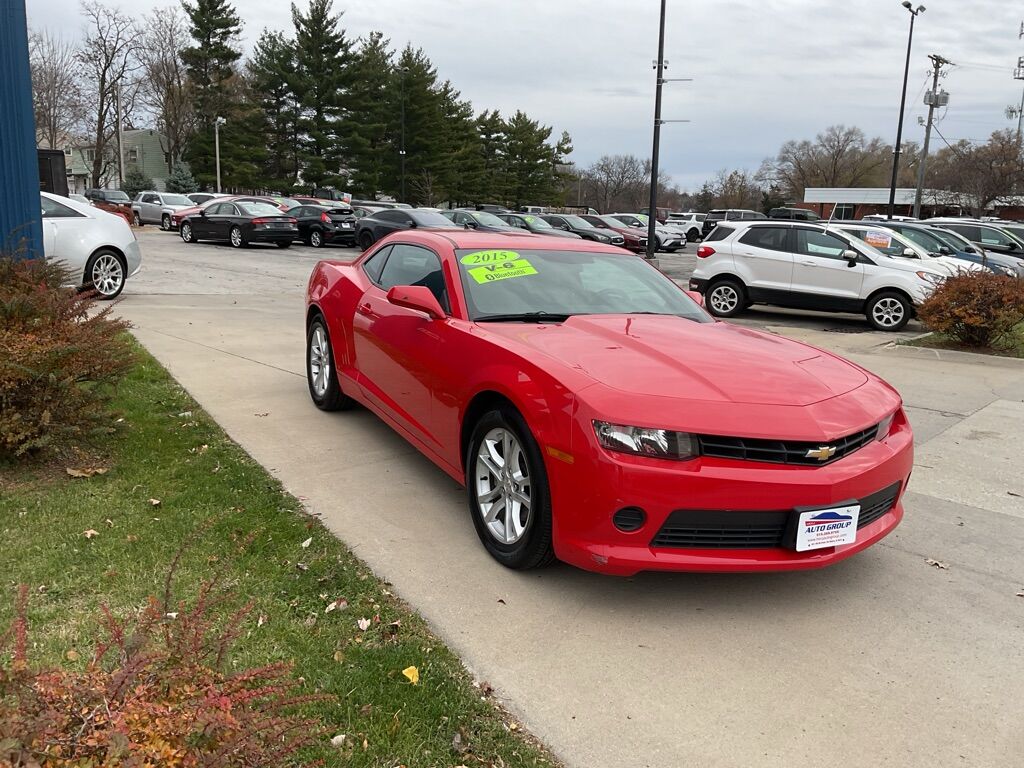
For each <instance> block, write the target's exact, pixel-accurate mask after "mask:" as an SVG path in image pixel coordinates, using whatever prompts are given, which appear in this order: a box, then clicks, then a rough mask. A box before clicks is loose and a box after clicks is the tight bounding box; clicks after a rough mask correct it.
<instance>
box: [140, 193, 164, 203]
mask: <svg viewBox="0 0 1024 768" xmlns="http://www.w3.org/2000/svg"><path fill="white" fill-rule="evenodd" d="M142 202H144V203H159V202H160V198H159V197H157V196H156V195H146V196H145V197H144V198H142Z"/></svg>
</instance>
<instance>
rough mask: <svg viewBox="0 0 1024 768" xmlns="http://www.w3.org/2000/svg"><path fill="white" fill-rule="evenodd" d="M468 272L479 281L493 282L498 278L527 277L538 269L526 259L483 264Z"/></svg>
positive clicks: (534, 273)
mask: <svg viewBox="0 0 1024 768" xmlns="http://www.w3.org/2000/svg"><path fill="white" fill-rule="evenodd" d="M468 272H469V275H470V277H472V278H473V279H474V280H476V281H477V282H478V283H493V282H496V281H498V280H508V279H509V278H510V277H526V276H527V275H536V274H537V270H536V269H534V268H533V265H532V264H531V263H530V262H529V261H527V260H526V259H514V260H512V261H501V262H492V263H487V264H482V265H481V266H479V267H472V268H471V269H469V270H468Z"/></svg>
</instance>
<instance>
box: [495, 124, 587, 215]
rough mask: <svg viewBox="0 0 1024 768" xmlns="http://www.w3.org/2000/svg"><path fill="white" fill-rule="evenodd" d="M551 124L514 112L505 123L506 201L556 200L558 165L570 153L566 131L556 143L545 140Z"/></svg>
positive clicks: (558, 190) (548, 136)
mask: <svg viewBox="0 0 1024 768" xmlns="http://www.w3.org/2000/svg"><path fill="white" fill-rule="evenodd" d="M550 137H551V127H550V126H546V125H541V124H540V123H538V122H537V121H536V120H531V119H530V118H529V117H527V115H526V114H525V113H524V112H522V111H517V112H516V113H515V115H513V116H512V117H511V118H510V119H509V120H508V123H507V140H506V144H505V178H506V182H507V184H508V188H507V197H508V200H509V201H510V202H511V203H513V204H514V205H515V206H516V207H519V206H521V205H527V204H537V203H541V202H546V201H549V200H553V199H556V198H557V197H558V195H559V194H560V191H561V188H562V181H561V177H560V174H559V166H560V165H561V164H562V163H564V161H565V155H567V154H569V153H570V152H572V143H571V140H570V138H569V134H568V133H564V132H563V133H562V136H561V138H560V140H559V141H558V143H557V144H556V145H555V146H551V145H550V144H548V143H547V141H548V139H549V138H550Z"/></svg>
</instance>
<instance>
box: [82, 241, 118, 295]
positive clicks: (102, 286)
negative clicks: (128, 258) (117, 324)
mask: <svg viewBox="0 0 1024 768" xmlns="http://www.w3.org/2000/svg"><path fill="white" fill-rule="evenodd" d="M127 271H128V270H127V269H126V268H125V263H124V259H122V258H121V257H120V256H119V255H118V254H116V253H114V252H113V251H109V250H99V251H96V253H94V254H93V255H92V256H90V257H89V263H88V264H86V265H85V284H86V286H87V287H89V288H92V289H93V290H94V291H96V293H98V294H99V296H100V298H101V299H114V298H117V296H118V294H120V293H121V290H122V289H123V288H124V280H125V276H126V273H127Z"/></svg>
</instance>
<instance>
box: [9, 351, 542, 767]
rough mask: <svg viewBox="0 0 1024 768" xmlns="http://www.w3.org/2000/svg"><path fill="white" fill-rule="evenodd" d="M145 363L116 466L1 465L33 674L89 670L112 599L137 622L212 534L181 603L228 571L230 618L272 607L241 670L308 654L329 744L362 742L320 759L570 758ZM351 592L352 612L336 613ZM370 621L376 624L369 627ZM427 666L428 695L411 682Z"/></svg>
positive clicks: (519, 762)
mask: <svg viewBox="0 0 1024 768" xmlns="http://www.w3.org/2000/svg"><path fill="white" fill-rule="evenodd" d="M139 360H140V362H139V364H138V366H137V367H136V368H135V369H134V371H133V372H132V374H131V375H130V377H129V378H128V379H127V380H126V381H125V382H124V383H123V384H122V385H121V387H120V389H119V392H118V395H117V398H116V402H115V404H114V406H115V408H116V409H117V410H118V412H119V416H120V417H122V418H123V421H119V422H116V423H115V425H114V426H115V427H116V432H115V434H113V435H111V437H110V439H109V442H108V443H107V444H105V445H99V446H96V447H95V450H96V451H97V454H96V455H95V456H93V457H92V458H91V459H88V460H85V459H83V460H81V461H87V462H88V463H89V464H91V465H92V466H102V467H104V468H107V470H108V471H107V472H106V474H102V475H95V476H92V477H89V478H79V479H74V478H72V477H69V476H68V475H67V473H66V472H65V467H68V466H70V467H74V468H81V467H82V466H83V464H82V463H73V462H64V463H61V464H60V465H59V466H53V465H51V466H49V467H48V468H43V469H40V468H38V467H37V468H29V467H17V466H15V467H12V466H2V465H0V573H2V574H3V594H0V629H2V628H3V627H6V626H7V625H8V623H9V622H10V620H11V618H12V614H13V601H14V596H15V587H16V585H18V584H19V583H25V584H28V585H29V586H30V588H31V593H30V594H31V597H30V602H29V611H28V617H29V622H30V636H29V640H30V646H29V656H30V661H31V663H32V665H33V666H36V667H38V666H44V665H50V666H52V665H59V664H64V665H78V666H83V667H84V665H85V661H86V659H87V658H88V657H89V656H90V655H91V652H92V648H93V644H94V642H95V640H96V638H97V637H98V636H99V634H100V631H99V626H100V622H99V619H100V606H101V605H102V604H104V603H105V604H107V605H109V606H110V607H111V609H112V610H113V612H114V613H115V615H118V616H120V617H122V618H127V617H130V616H133V615H135V613H136V612H137V611H139V610H140V609H141V608H142V606H144V605H145V602H146V599H147V597H148V596H150V595H157V596H160V595H162V593H163V588H164V580H165V577H166V575H167V573H168V569H169V566H170V563H171V561H172V559H173V558H174V556H175V554H176V552H178V551H179V549H180V548H181V545H182V542H183V541H185V540H186V538H187V537H189V535H190V534H192V533H193V532H195V531H196V530H197V529H199V528H200V526H203V525H207V524H208V525H209V527H208V528H206V529H204V530H203V531H202V534H201V535H200V536H198V537H197V540H196V541H195V542H194V543H193V544H191V545H190V546H188V547H187V548H186V549H185V550H184V554H183V555H182V559H181V563H180V566H179V567H178V570H177V574H176V578H175V582H174V594H175V597H176V598H177V599H181V600H186V601H188V602H191V601H192V600H194V598H195V596H196V594H197V592H198V588H199V585H200V583H201V582H202V581H203V580H205V579H208V578H210V577H211V576H212V575H213V574H214V572H215V570H217V569H218V568H225V569H226V571H225V573H224V579H223V580H224V583H225V584H227V585H229V586H230V588H231V590H232V593H233V594H234V595H235V596H236V597H237V600H236V601H235V602H234V603H232V604H229V605H225V606H223V607H222V608H221V609H219V610H220V611H221V612H222V613H223V615H224V616H225V618H226V617H227V615H229V614H230V613H231V612H232V611H233V610H234V609H237V608H238V607H239V606H241V605H243V604H244V603H245V602H246V601H249V600H251V601H253V602H254V603H255V608H254V610H253V612H252V614H251V615H250V616H249V618H248V619H247V625H246V627H245V631H244V632H243V634H242V636H241V638H240V641H239V642H238V644H237V645H236V647H235V649H234V653H233V655H232V657H231V658H230V660H229V663H230V665H231V666H233V667H235V668H237V669H242V668H245V667H251V666H259V665H263V664H266V663H269V662H274V661H281V660H287V661H293V662H294V663H295V671H294V674H295V676H296V677H300V678H301V679H302V681H303V683H302V685H303V691H302V692H305V693H315V692H327V693H332V694H334V695H335V696H336V697H337V701H336V702H335V703H328V704H324V703H320V704H314V705H307V706H306V708H305V710H304V711H303V712H302V714H304V715H306V716H313V717H317V718H319V719H320V720H321V721H323V722H324V723H325V724H326V726H327V728H328V729H329V733H328V738H329V737H330V736H332V735H336V734H345V736H346V738H345V740H344V743H343V745H342V746H341V747H340V748H338V747H332V746H330V744H327V743H325V744H324V745H323V746H322V748H320V749H317V750H314V754H310V755H309V758H311V759H315V758H322V759H323V760H324V762H325V764H326V765H327V766H336V765H345V766H375V767H376V766H379V767H380V768H385V767H386V768H392V767H393V766H398V765H404V766H408V768H412V767H413V766H456V765H465V766H491V765H496V766H534V765H551V764H555V761H554V759H553V758H552V757H551V756H550V754H548V753H547V752H545V751H544V749H543V747H541V746H539V745H537V744H536V743H534V742H533V741H532V740H531V739H530V738H529V736H527V735H526V734H524V733H523V732H522V729H521V728H520V726H519V725H518V724H517V723H515V722H514V721H513V720H512V718H511V717H510V716H509V715H507V714H506V713H504V712H502V711H501V710H500V709H498V708H497V707H496V706H495V705H494V704H492V702H491V701H490V700H489V699H487V698H486V695H485V693H486V692H481V689H480V688H476V687H474V686H473V683H472V681H471V679H470V677H469V675H468V674H467V673H466V671H465V670H464V668H463V667H462V665H461V663H460V662H459V660H458V658H456V657H455V656H454V655H453V654H452V652H451V651H449V650H448V649H447V648H446V647H445V646H444V645H443V644H442V643H440V642H439V641H438V640H437V638H435V637H434V636H432V635H431V633H430V631H429V630H428V628H427V627H426V625H425V624H424V622H423V620H422V619H420V618H419V617H418V616H417V615H416V614H415V613H413V612H411V611H410V610H409V609H408V608H407V607H406V606H404V605H403V604H402V603H401V602H400V601H399V600H397V599H396V598H394V597H393V596H392V595H391V593H390V592H389V591H388V589H387V585H386V584H385V583H383V582H381V581H379V580H378V579H377V578H376V577H374V575H373V574H372V573H370V572H369V570H368V569H367V567H366V566H365V565H364V564H363V563H361V562H360V561H359V560H357V559H356V558H355V557H354V556H353V555H352V554H351V553H350V552H349V551H348V550H347V549H346V547H345V546H344V545H343V544H342V543H341V542H339V541H338V540H337V539H335V538H334V537H333V536H332V535H331V534H330V533H329V532H328V531H327V530H326V529H325V528H324V527H323V526H322V525H321V524H320V523H319V522H318V521H317V520H316V519H315V518H312V517H310V516H308V515H306V514H305V513H304V512H303V510H302V507H301V505H300V504H299V502H298V501H297V500H296V499H294V498H292V497H291V496H289V495H287V494H286V493H284V492H283V491H282V490H281V487H280V485H279V484H278V482H277V481H276V480H275V479H273V478H272V477H271V476H269V475H268V474H267V473H266V472H265V471H264V470H263V469H262V468H261V467H260V466H259V465H257V464H256V463H255V462H254V461H253V460H252V459H250V458H249V456H248V455H246V454H245V453H244V452H243V451H242V450H241V449H240V448H239V447H238V446H237V445H235V444H234V443H232V442H231V441H230V440H229V439H228V438H227V437H226V436H225V434H224V433H223V432H222V431H221V430H220V428H219V427H217V425H216V424H214V423H213V421H212V420H211V419H210V418H209V417H207V416H206V415H205V414H204V413H202V412H201V411H200V410H199V408H198V406H197V405H196V403H195V402H194V401H192V400H191V398H190V397H189V396H188V395H187V394H186V393H185V392H184V391H183V390H182V389H181V388H180V387H179V386H178V385H177V384H176V383H175V382H174V381H173V380H172V379H171V378H170V377H169V376H168V375H167V373H166V372H165V371H164V370H163V369H162V368H161V367H160V366H159V365H158V364H157V363H156V362H155V361H154V360H153V359H152V358H151V357H150V356H148V355H147V354H145V353H144V352H142V351H141V350H140V352H139ZM97 457H98V458H97ZM87 531H88V532H90V533H89V535H86V532H87ZM92 532H95V533H92ZM250 535H252V536H254V538H253V540H252V542H251V543H250V544H249V545H248V546H247V547H244V548H242V547H240V543H241V542H242V541H243V540H245V539H247V537H249V536H250ZM307 539H311V541H309V543H308V544H307V545H306V546H303V543H304V542H306V541H307ZM337 600H346V601H347V607H343V608H338V609H334V610H331V611H326V608H327V606H328V605H329V604H330V603H332V602H334V601H337ZM360 619H368V620H370V624H369V627H368V628H367V629H366V630H362V629H360V627H359V623H360ZM410 666H415V667H417V669H418V670H419V684H418V685H413V684H412V683H411V682H410V681H409V680H408V679H407V678H406V677H405V676H404V675H403V672H402V671H403V670H404V669H406V668H408V667H410ZM481 687H482V688H486V687H485V686H481Z"/></svg>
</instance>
